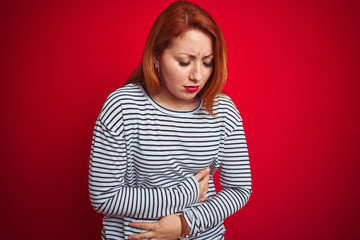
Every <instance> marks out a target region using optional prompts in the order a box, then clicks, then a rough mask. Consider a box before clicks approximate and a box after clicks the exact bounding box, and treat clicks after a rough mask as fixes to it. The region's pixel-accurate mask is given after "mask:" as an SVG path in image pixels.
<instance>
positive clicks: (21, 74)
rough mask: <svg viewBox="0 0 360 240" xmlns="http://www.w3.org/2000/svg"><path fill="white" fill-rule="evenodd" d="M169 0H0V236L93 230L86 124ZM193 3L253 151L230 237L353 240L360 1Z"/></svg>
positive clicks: (134, 59) (96, 226)
mask: <svg viewBox="0 0 360 240" xmlns="http://www.w3.org/2000/svg"><path fill="white" fill-rule="evenodd" d="M170 2H172V1H157V2H156V3H154V1H137V0H133V1H126V2H122V1H16V0H15V1H10V0H8V1H1V3H0V4H1V5H0V24H1V33H0V35H1V37H0V44H1V45H0V47H1V49H0V50H1V64H0V78H1V86H0V87H1V90H0V91H1V95H0V97H1V119H0V121H1V123H0V124H1V125H0V126H1V127H2V130H1V145H0V146H1V151H0V154H1V155H0V159H1V167H0V169H1V170H0V171H1V172H0V180H1V186H0V207H1V209H0V214H1V223H0V229H1V239H94V240H95V239H100V229H101V216H100V214H97V213H95V212H94V211H93V210H92V208H91V205H90V201H89V197H88V188H87V174H88V163H89V154H90V145H91V137H92V131H93V127H94V123H95V120H96V117H97V115H98V114H99V111H100V109H101V107H102V104H103V103H104V101H105V98H106V97H107V96H108V94H109V93H111V92H112V91H113V90H115V89H116V88H119V87H121V86H122V85H123V83H124V82H125V80H126V78H127V77H128V76H129V75H130V74H131V72H132V71H133V70H134V69H135V68H136V66H137V65H138V64H139V62H140V59H141V55H142V51H143V47H144V44H145V40H146V36H147V34H148V32H149V30H150V27H151V25H152V23H153V22H154V20H155V18H156V17H157V15H158V14H159V13H160V12H161V11H162V10H163V9H164V8H165V7H166V6H167V5H169V3H170ZM194 2H195V3H198V4H199V5H200V6H202V7H203V8H205V9H206V10H207V11H208V12H210V13H211V14H212V15H213V17H214V18H215V19H216V21H217V22H218V24H219V25H220V27H221V29H222V30H223V33H224V35H225V39H226V42H227V47H228V55H229V60H228V69H229V77H228V83H227V85H226V88H225V90H226V92H227V93H228V95H230V96H231V97H232V98H233V100H234V102H235V103H236V105H237V106H238V108H239V110H240V113H241V115H242V117H243V120H244V126H245V131H246V136H247V140H248V147H249V154H250V158H251V167H252V174H253V195H252V197H251V199H250V201H249V203H248V204H247V205H246V206H245V207H244V208H243V209H242V210H241V211H239V212H238V213H236V214H235V215H233V216H231V217H230V218H229V219H227V221H226V227H227V230H228V232H227V234H226V237H227V239H359V237H360V234H359V230H358V229H357V227H358V226H359V223H360V221H359V215H360V207H359V200H360V197H359V189H360V188H359V187H360V186H359V185H360V184H359V179H358V172H359V170H360V169H359V168H360V163H359V160H360V152H359V142H358V138H359V120H360V119H359V117H360V114H359V102H360V101H359V89H360V84H359V80H360V74H359V66H360V61H359V59H360V57H359V56H360V47H359V43H360V24H359V23H360V11H359V10H360V3H359V1H357V0H354V1H344V0H338V1H285V0H284V1H279V0H274V1H265V0H257V1H230V0H222V1H205V0H198V1H194Z"/></svg>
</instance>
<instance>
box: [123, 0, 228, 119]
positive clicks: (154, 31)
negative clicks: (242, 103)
mask: <svg viewBox="0 0 360 240" xmlns="http://www.w3.org/2000/svg"><path fill="white" fill-rule="evenodd" d="M190 29H197V30H200V31H202V32H203V33H205V34H207V35H208V36H209V37H210V38H211V39H212V43H213V54H214V60H213V61H214V62H213V72H212V74H211V76H210V78H209V79H208V81H207V83H206V84H205V86H204V88H203V89H202V90H201V92H199V93H198V97H200V98H201V99H202V104H203V107H204V108H205V109H206V111H207V112H209V113H210V114H211V115H213V106H214V98H215V97H216V96H217V95H219V94H221V93H222V89H223V87H224V84H225V81H226V77H227V68H226V61H227V53H226V47H225V40H224V37H223V35H222V33H221V30H220V28H219V26H218V25H217V24H216V22H215V21H214V19H213V18H212V17H211V15H210V14H209V13H207V12H206V11H205V10H203V9H202V8H200V7H199V6H197V5H195V4H193V3H190V2H186V1H177V2H175V3H173V4H171V5H170V6H168V7H167V8H166V9H165V10H164V11H163V12H162V13H160V15H159V16H158V18H157V19H156V21H155V23H154V25H153V26H152V28H151V30H150V33H149V36H148V38H147V41H146V44H145V50H144V54H143V58H142V62H141V64H140V66H139V67H138V68H137V69H136V71H135V72H134V73H133V74H132V75H131V76H130V78H129V79H128V80H127V82H126V83H136V84H139V85H142V86H143V87H144V88H145V89H146V91H148V93H150V94H154V93H157V92H158V91H159V90H160V88H161V82H160V79H159V78H158V76H157V73H156V70H155V67H154V60H155V59H156V58H157V59H159V58H160V56H161V55H162V54H163V52H164V50H165V49H167V48H169V47H170V45H171V43H172V41H173V39H174V38H177V37H179V36H180V35H181V34H183V33H185V32H186V31H188V30H190Z"/></svg>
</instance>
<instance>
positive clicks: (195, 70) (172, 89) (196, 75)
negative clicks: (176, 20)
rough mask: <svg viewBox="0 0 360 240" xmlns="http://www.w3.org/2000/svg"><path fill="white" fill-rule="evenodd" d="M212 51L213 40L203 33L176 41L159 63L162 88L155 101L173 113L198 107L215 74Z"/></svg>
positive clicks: (190, 34) (195, 31) (192, 33)
mask: <svg viewBox="0 0 360 240" xmlns="http://www.w3.org/2000/svg"><path fill="white" fill-rule="evenodd" d="M212 49H213V46H212V41H211V39H210V37H209V36H208V35H206V34H204V33H203V32H201V31H199V30H189V31H187V32H185V33H184V34H182V35H181V36H180V37H178V38H175V39H174V40H173V42H172V44H171V46H170V47H169V48H167V49H165V51H164V52H163V54H162V55H161V56H160V58H158V59H155V62H154V63H155V66H156V67H158V68H159V69H160V81H161V83H162V87H161V90H160V91H159V92H158V93H157V94H153V95H151V97H152V98H153V99H154V100H155V101H156V102H157V103H159V104H160V105H161V106H163V107H165V108H169V109H171V110H179V111H181V110H183V111H186V110H191V109H193V108H194V107H196V106H197V105H198V103H199V99H198V98H197V94H198V93H199V92H200V91H201V89H202V88H203V87H204V86H205V84H206V82H207V81H208V79H209V77H210V75H211V73H212V71H213V64H212V60H213V50H212ZM186 86H188V87H191V86H198V90H197V91H196V92H193V93H191V92H188V91H187V90H186V88H185V87H186Z"/></svg>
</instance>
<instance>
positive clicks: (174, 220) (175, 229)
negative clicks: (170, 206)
mask: <svg viewBox="0 0 360 240" xmlns="http://www.w3.org/2000/svg"><path fill="white" fill-rule="evenodd" d="M129 225H130V226H131V227H135V228H141V229H145V230H149V231H148V232H144V233H140V234H135V235H131V236H129V238H128V239H152V240H160V239H161V240H174V239H177V238H178V237H180V236H181V221H180V217H179V216H178V215H176V214H171V215H168V216H165V217H162V218H161V219H160V220H159V221H157V222H153V223H148V222H132V223H130V224H129Z"/></svg>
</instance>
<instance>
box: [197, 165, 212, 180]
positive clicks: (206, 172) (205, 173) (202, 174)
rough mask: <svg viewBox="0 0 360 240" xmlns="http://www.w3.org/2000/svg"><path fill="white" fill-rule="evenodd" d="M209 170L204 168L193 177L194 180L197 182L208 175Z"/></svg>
mask: <svg viewBox="0 0 360 240" xmlns="http://www.w3.org/2000/svg"><path fill="white" fill-rule="evenodd" d="M209 172H210V168H205V169H203V170H201V171H200V172H198V173H197V174H196V175H195V178H196V180H197V181H198V182H199V181H200V180H201V179H202V178H203V177H205V176H206V175H207V174H209Z"/></svg>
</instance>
